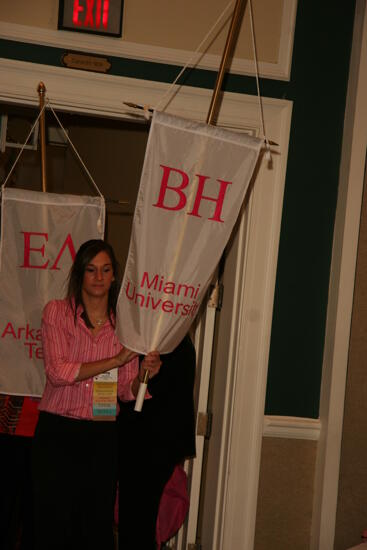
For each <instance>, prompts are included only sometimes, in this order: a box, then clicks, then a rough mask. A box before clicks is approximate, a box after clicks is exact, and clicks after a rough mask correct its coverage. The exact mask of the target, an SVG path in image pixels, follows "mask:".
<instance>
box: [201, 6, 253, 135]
mask: <svg viewBox="0 0 367 550" xmlns="http://www.w3.org/2000/svg"><path fill="white" fill-rule="evenodd" d="M245 5H246V0H236V5H235V8H234V10H233V15H232V21H231V25H230V27H229V31H228V35H227V40H226V44H225V46H224V50H223V54H222V60H221V63H220V66H219V70H218V74H217V80H216V83H215V87H214V91H213V95H212V99H211V103H210V107H209V111H208V116H207V119H206V122H207V124H213V119H214V116H215V114H216V112H217V109H218V103H219V94H220V91H221V87H222V82H223V78H224V75H225V72H226V70H227V64H228V59H229V56H230V54H231V53H232V51H233V46H234V43H235V41H236V39H237V30H238V25H239V22H240V19H241V17H242V16H243V12H244V9H245Z"/></svg>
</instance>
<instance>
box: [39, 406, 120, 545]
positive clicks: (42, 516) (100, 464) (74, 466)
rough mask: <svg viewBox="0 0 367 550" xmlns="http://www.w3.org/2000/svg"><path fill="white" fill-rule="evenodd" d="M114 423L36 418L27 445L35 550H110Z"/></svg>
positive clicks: (114, 472) (41, 416)
mask: <svg viewBox="0 0 367 550" xmlns="http://www.w3.org/2000/svg"><path fill="white" fill-rule="evenodd" d="M116 457H117V439H116V425H115V422H101V421H99V422H94V421H90V420H74V419H69V418H65V417H62V416H57V415H52V414H48V413H44V412H41V414H40V418H39V422H38V425H37V428H36V433H35V437H34V441H33V456H32V474H33V493H34V526H35V541H36V544H35V550H50V549H52V550H61V549H62V550H83V549H85V550H94V549H95V550H97V549H98V550H101V549H103V550H104V549H106V550H112V548H113V507H114V499H115V494H116V493H115V491H116V466H117V460H116Z"/></svg>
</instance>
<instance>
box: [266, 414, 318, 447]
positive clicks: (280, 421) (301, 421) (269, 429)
mask: <svg viewBox="0 0 367 550" xmlns="http://www.w3.org/2000/svg"><path fill="white" fill-rule="evenodd" d="M320 432H321V422H320V420H318V419H317V420H315V419H313V418H298V417H294V416H265V417H264V432H263V436H264V437H281V438H286V439H309V440H314V441H318V439H319V438H320Z"/></svg>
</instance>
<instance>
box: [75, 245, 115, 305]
mask: <svg viewBox="0 0 367 550" xmlns="http://www.w3.org/2000/svg"><path fill="white" fill-rule="evenodd" d="M114 280H115V277H114V273H113V269H112V262H111V258H110V257H109V255H108V254H107V252H105V251H102V252H99V253H98V254H97V255H96V256H94V258H92V260H91V261H90V263H89V264H88V265H87V266H86V268H85V271H84V277H83V285H82V291H83V293H85V294H86V295H87V296H90V297H95V298H97V297H100V298H101V297H104V296H108V291H109V290H110V287H111V284H112V281H114Z"/></svg>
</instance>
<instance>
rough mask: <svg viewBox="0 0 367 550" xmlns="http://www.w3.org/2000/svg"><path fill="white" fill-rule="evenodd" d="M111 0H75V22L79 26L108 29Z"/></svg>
mask: <svg viewBox="0 0 367 550" xmlns="http://www.w3.org/2000/svg"><path fill="white" fill-rule="evenodd" d="M109 9H110V0H85V1H84V2H83V0H74V5H73V24H74V25H77V26H78V27H80V26H82V25H83V26H84V27H92V28H93V29H98V28H100V27H101V25H102V26H103V27H104V28H105V29H107V27H108V14H109Z"/></svg>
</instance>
